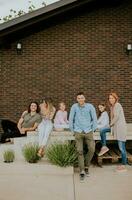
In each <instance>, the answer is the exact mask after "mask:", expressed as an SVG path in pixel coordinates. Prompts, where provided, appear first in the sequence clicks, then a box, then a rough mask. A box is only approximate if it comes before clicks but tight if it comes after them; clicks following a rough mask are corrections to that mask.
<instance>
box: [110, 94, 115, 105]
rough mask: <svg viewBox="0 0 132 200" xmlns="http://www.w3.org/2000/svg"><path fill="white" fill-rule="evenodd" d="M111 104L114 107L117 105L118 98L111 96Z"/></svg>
mask: <svg viewBox="0 0 132 200" xmlns="http://www.w3.org/2000/svg"><path fill="white" fill-rule="evenodd" d="M109 103H110V104H111V105H112V106H113V105H114V104H115V103H116V98H114V97H113V96H112V95H109Z"/></svg>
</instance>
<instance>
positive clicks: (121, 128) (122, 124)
mask: <svg viewBox="0 0 132 200" xmlns="http://www.w3.org/2000/svg"><path fill="white" fill-rule="evenodd" d="M108 98H109V99H108V100H109V104H110V111H111V123H110V126H111V128H112V132H113V134H114V138H115V139H117V142H118V147H119V150H120V152H121V158H122V164H121V165H119V166H118V167H117V171H126V164H127V154H126V147H125V145H126V136H127V127H126V120H125V116H124V111H123V108H122V105H121V104H120V103H119V102H118V100H119V97H118V95H117V94H116V93H114V92H112V93H110V94H109V96H108Z"/></svg>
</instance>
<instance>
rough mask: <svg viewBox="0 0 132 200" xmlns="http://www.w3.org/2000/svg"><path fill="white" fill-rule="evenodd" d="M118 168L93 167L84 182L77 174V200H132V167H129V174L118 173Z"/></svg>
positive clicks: (75, 180)
mask: <svg viewBox="0 0 132 200" xmlns="http://www.w3.org/2000/svg"><path fill="white" fill-rule="evenodd" d="M116 166H117V165H105V166H103V168H99V167H91V168H90V177H86V178H85V180H84V182H80V180H79V177H78V173H75V175H74V182H75V195H76V196H75V199H76V200H88V199H89V200H132V166H127V169H128V171H127V172H116V171H115V169H116Z"/></svg>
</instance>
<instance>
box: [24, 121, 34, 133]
mask: <svg viewBox="0 0 132 200" xmlns="http://www.w3.org/2000/svg"><path fill="white" fill-rule="evenodd" d="M37 127H38V123H37V122H35V123H34V125H33V127H30V128H21V130H22V133H25V132H27V131H35V129H36V128H37Z"/></svg>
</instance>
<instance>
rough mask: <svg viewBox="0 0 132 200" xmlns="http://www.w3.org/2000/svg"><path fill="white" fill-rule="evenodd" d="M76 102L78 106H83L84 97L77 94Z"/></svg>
mask: <svg viewBox="0 0 132 200" xmlns="http://www.w3.org/2000/svg"><path fill="white" fill-rule="evenodd" d="M77 102H78V103H79V105H80V106H83V105H84V104H85V97H84V95H78V96H77Z"/></svg>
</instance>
